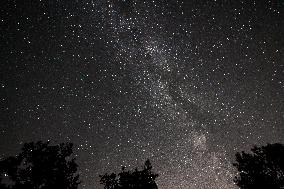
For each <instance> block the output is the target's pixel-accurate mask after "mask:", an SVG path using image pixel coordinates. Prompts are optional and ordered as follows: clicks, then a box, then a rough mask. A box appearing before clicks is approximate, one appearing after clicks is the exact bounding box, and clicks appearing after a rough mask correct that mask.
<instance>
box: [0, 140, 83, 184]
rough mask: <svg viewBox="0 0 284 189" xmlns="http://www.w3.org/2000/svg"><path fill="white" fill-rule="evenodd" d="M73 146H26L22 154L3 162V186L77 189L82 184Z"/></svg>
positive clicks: (1, 174)
mask: <svg viewBox="0 0 284 189" xmlns="http://www.w3.org/2000/svg"><path fill="white" fill-rule="evenodd" d="M72 146H73V144H72V143H61V144H59V145H55V146H51V145H49V142H41V141H39V142H37V143H34V142H31V143H26V144H24V146H23V148H22V151H21V152H20V154H18V155H17V156H15V157H8V158H6V159H4V160H1V161H0V176H1V177H0V187H1V188H11V189H50V188H60V189H77V188H78V185H79V183H80V182H79V175H78V174H76V172H77V164H76V163H75V159H74V158H71V154H72Z"/></svg>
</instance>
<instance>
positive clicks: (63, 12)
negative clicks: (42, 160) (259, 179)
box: [0, 0, 284, 189]
mask: <svg viewBox="0 0 284 189" xmlns="http://www.w3.org/2000/svg"><path fill="white" fill-rule="evenodd" d="M0 11H1V13H0V14H1V19H0V24H1V32H0V37H1V64H0V82H1V83H0V85H1V86H0V97H1V98H0V100H1V101H0V104H1V105H0V108H1V112H0V157H4V156H7V155H13V154H16V153H17V152H19V149H20V147H21V146H22V144H23V143H24V142H29V141H37V140H44V141H46V140H51V141H52V143H54V144H56V143H59V142H73V143H74V144H75V149H74V153H75V155H76V157H77V162H78V164H79V169H80V175H81V179H82V181H83V183H82V184H81V186H80V188H82V189H83V188H84V189H91V188H102V186H100V185H99V177H98V175H99V174H103V173H105V172H112V171H115V172H117V171H119V170H120V166H121V165H124V166H127V167H128V168H129V169H132V168H134V167H136V166H140V165H142V164H143V162H144V161H145V160H146V159H147V158H150V160H151V161H152V164H153V167H154V169H155V171H156V172H158V173H159V174H160V176H159V179H158V181H157V183H158V186H159V188H161V189H172V188H181V189H183V188H191V189H200V188H202V189H207V188H208V189H209V188H220V189H233V188H236V186H235V185H234V184H233V181H232V179H233V176H234V174H235V170H234V168H233V167H232V165H231V163H232V162H233V161H234V154H235V153H236V152H237V151H241V150H248V149H250V148H251V147H252V146H253V145H264V144H266V143H274V142H282V143H283V142H284V128H283V121H284V119H283V113H284V107H283V87H284V85H283V79H284V73H283V70H284V69H283V63H284V1H283V0H254V1H253V0H251V1H249V0H247V1H235V0H210V1H209V0H208V1H205V0H191V1H189V0H183V1H182V0H151V1H142V0H25V1H20V0H2V1H1V2H0Z"/></svg>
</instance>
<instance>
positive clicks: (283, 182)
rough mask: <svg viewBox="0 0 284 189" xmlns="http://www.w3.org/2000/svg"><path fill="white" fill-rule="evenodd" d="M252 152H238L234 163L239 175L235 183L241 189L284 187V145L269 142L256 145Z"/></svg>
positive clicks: (277, 188) (278, 188)
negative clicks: (264, 144)
mask: <svg viewBox="0 0 284 189" xmlns="http://www.w3.org/2000/svg"><path fill="white" fill-rule="evenodd" d="M251 151H252V153H245V152H241V153H237V154H236V161H237V163H234V164H233V165H234V166H235V167H236V168H237V169H238V171H239V175H238V176H236V177H235V183H236V184H237V185H238V186H239V187H240V188H241V189H256V188H265V189H281V188H284V146H283V145H282V144H278V143H276V144H267V145H266V146H262V147H254V148H253V149H252V150H251Z"/></svg>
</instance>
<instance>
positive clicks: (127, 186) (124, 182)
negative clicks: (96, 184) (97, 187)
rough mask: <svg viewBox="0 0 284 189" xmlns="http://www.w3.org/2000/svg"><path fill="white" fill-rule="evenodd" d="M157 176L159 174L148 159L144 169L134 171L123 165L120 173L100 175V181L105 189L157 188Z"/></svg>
mask: <svg viewBox="0 0 284 189" xmlns="http://www.w3.org/2000/svg"><path fill="white" fill-rule="evenodd" d="M157 177H158V174H156V173H153V172H152V165H151V163H150V161H149V160H147V161H146V162H145V164H144V167H143V169H142V170H138V169H137V168H136V169H135V170H134V171H126V170H125V168H124V167H123V168H122V171H121V172H120V173H119V174H118V175H116V174H115V173H111V174H104V175H100V178H101V179H100V182H101V184H103V185H104V188H105V189H157V188H158V187H157V184H156V182H155V179H156V178H157Z"/></svg>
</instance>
